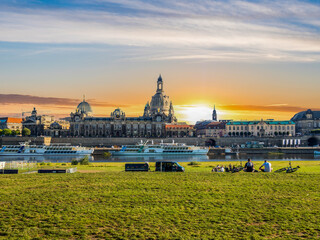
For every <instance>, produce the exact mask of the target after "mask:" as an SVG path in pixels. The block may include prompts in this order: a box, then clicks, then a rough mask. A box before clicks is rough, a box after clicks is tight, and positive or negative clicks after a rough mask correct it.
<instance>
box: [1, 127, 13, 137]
mask: <svg viewBox="0 0 320 240" xmlns="http://www.w3.org/2000/svg"><path fill="white" fill-rule="evenodd" d="M3 134H4V135H6V136H10V135H11V134H12V131H11V130H10V129H7V128H6V129H3Z"/></svg>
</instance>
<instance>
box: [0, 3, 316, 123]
mask: <svg viewBox="0 0 320 240" xmlns="http://www.w3.org/2000/svg"><path fill="white" fill-rule="evenodd" d="M160 73H161V75H162V77H163V80H164V90H165V93H166V94H167V95H169V96H170V98H171V100H172V101H173V104H174V108H175V112H176V115H177V117H178V120H179V121H188V122H189V123H194V122H195V121H197V120H203V119H210V118H211V114H212V108H213V106H214V105H216V108H217V111H218V118H219V119H234V120H241V119H242V120H245V119H247V120H249V119H250V120H251V119H261V118H264V119H266V118H273V119H290V118H291V117H292V116H293V115H294V114H295V113H296V112H299V111H303V110H306V109H308V108H311V109H313V110H320V104H319V103H320V96H319V89H320V1H319V0H317V1H295V0H283V1H253V0H250V1H222V0H221V1H209V0H197V1H196V0H193V1H191V0H175V1H172V0H159V1H155V0H150V1H143V0H55V1H53V0H52V1H41V0H19V1H18V0H1V1H0V80H1V88H0V106H1V107H0V116H16V117H21V112H22V111H25V112H28V111H31V110H32V108H33V106H35V107H36V108H37V109H38V112H39V113H40V114H49V115H55V116H57V117H65V116H68V115H69V114H70V112H71V111H74V109H75V108H76V106H77V104H78V103H79V102H80V101H81V100H82V95H83V94H85V95H86V100H87V101H88V102H89V103H90V104H91V105H92V108H93V111H94V115H96V116H109V114H110V112H111V111H112V110H113V109H114V108H116V107H120V108H122V109H123V110H124V111H125V112H126V114H127V116H137V115H142V114H143V108H144V105H145V104H146V102H147V101H150V100H151V96H152V95H153V94H154V93H155V91H156V81H157V78H158V76H159V74H160ZM27 114H28V113H27Z"/></svg>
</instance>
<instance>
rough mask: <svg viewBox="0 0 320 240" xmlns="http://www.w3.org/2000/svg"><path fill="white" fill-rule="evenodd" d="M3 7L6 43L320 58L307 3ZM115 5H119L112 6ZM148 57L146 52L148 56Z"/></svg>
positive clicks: (110, 0)
mask: <svg viewBox="0 0 320 240" xmlns="http://www.w3.org/2000/svg"><path fill="white" fill-rule="evenodd" d="M73 4H74V5H75V6H77V7H75V8H58V9H51V8H43V7H42V8H35V7H33V8H31V7H30V8H21V7H20V8H19V7H17V6H18V5H15V7H3V8H2V9H1V10H0V32H1V35H0V41H7V42H30V43H55V44H57V43H58V44H62V43H68V44H75V43H77V44H111V45H115V46H128V47H132V48H135V47H137V46H139V47H143V48H144V49H148V50H150V51H148V52H151V53H153V54H151V57H150V55H149V54H148V55H147V56H145V55H143V54H144V53H145V52H144V51H142V50H141V49H140V48H139V49H138V51H137V56H136V57H137V58H142V59H144V60H146V58H147V59H148V60H157V61H167V60H180V61H188V60H200V61H201V60H208V61H221V60H226V61H230V60H239V61H256V60H268V61H299V62H300V61H302V62H316V61H319V60H320V40H319V36H320V31H319V27H318V26H319V20H318V19H319V18H320V7H319V6H318V5H316V4H312V3H308V2H305V1H258V2H252V1H209V0H200V1H190V0H189V1H182V0H177V1H169V0H164V1H159V2H157V1H153V2H148V1H139V0H130V1H128V0H119V1H118V0H95V1H73ZM108 4H109V5H110V4H113V7H112V8H111V7H110V6H109V5H108ZM141 55H143V56H141Z"/></svg>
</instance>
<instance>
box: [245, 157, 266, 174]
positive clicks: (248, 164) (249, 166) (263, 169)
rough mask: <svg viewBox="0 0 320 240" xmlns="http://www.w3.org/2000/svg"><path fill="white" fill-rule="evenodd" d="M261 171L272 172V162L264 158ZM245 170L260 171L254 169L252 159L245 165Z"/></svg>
mask: <svg viewBox="0 0 320 240" xmlns="http://www.w3.org/2000/svg"><path fill="white" fill-rule="evenodd" d="M259 170H260V171H261V172H272V168H271V163H269V162H268V161H267V160H264V163H263V164H262V165H261V166H260V167H259ZM243 171H245V172H258V170H256V169H254V165H253V162H252V161H251V159H250V158H249V159H248V162H246V164H245V165H244V168H243Z"/></svg>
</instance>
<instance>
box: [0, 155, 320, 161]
mask: <svg viewBox="0 0 320 240" xmlns="http://www.w3.org/2000/svg"><path fill="white" fill-rule="evenodd" d="M81 158H82V156H76V157H75V156H73V157H72V156H18V157H12V156H0V162H1V161H37V162H71V160H74V159H76V160H80V159H81ZM248 158H251V159H252V160H253V161H255V160H256V161H261V160H264V159H268V160H270V161H272V160H274V161H276V160H278V161H281V160H283V161H286V160H291V161H295V160H296V161H306V160H316V161H317V160H320V156H314V155H313V154H283V155H270V154H240V155H226V156H225V155H213V156H206V155H194V156H186V155H165V156H161V155H158V156H137V157H135V156H114V157H110V158H108V159H105V158H103V156H90V157H89V160H90V161H91V162H156V161H176V162H191V161H197V162H205V161H207V162H212V161H223V160H226V161H239V160H247V159H248Z"/></svg>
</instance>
